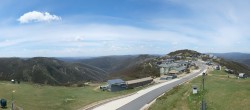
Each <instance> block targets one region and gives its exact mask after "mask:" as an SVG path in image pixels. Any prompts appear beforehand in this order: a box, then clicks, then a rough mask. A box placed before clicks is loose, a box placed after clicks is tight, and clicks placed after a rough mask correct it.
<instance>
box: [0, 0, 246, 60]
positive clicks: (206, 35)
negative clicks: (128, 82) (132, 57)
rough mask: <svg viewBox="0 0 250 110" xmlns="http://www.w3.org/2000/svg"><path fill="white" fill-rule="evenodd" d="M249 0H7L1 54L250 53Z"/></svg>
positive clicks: (1, 8) (0, 21)
mask: <svg viewBox="0 0 250 110" xmlns="http://www.w3.org/2000/svg"><path fill="white" fill-rule="evenodd" d="M249 5H250V2H249V1H247V0H241V1H236V0H74V1H69V0H42V1H41V0H22V1H20V0H1V1H0V13H1V14H0V57H35V56H45V57H74V56H105V55H127V54H166V53H168V52H171V51H174V50H177V49H193V50H197V51H199V52H245V53H250V49H249V47H250V44H249V42H250V31H249V30H250V20H249V19H250V13H249V10H250V7H249Z"/></svg>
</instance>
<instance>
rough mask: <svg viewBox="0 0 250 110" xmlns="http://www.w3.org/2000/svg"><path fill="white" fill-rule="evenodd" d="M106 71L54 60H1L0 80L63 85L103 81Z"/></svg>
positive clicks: (41, 58) (38, 58)
mask: <svg viewBox="0 0 250 110" xmlns="http://www.w3.org/2000/svg"><path fill="white" fill-rule="evenodd" d="M105 78H107V73H106V72H105V71H104V70H101V69H99V68H96V67H94V66H91V65H86V64H81V63H66V62H63V61H60V60H57V59H54V58H45V57H36V58H29V59H20V58H0V80H10V79H16V80H22V81H28V82H34V83H40V84H51V85H61V84H67V83H76V82H78V81H103V80H104V79H105Z"/></svg>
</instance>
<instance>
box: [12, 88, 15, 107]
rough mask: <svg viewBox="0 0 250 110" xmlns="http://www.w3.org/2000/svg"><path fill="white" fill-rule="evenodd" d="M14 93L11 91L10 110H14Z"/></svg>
mask: <svg viewBox="0 0 250 110" xmlns="http://www.w3.org/2000/svg"><path fill="white" fill-rule="evenodd" d="M14 93H15V90H13V91H12V94H11V100H12V102H11V110H14V96H13V94H14Z"/></svg>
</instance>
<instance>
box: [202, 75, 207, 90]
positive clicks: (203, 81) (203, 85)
mask: <svg viewBox="0 0 250 110" xmlns="http://www.w3.org/2000/svg"><path fill="white" fill-rule="evenodd" d="M205 75H206V73H203V74H202V89H203V91H204V88H205V84H204V83H205Z"/></svg>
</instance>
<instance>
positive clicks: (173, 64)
mask: <svg viewBox="0 0 250 110" xmlns="http://www.w3.org/2000/svg"><path fill="white" fill-rule="evenodd" d="M175 66H178V64H177V63H168V64H164V63H163V64H160V65H159V67H164V68H169V67H175Z"/></svg>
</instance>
